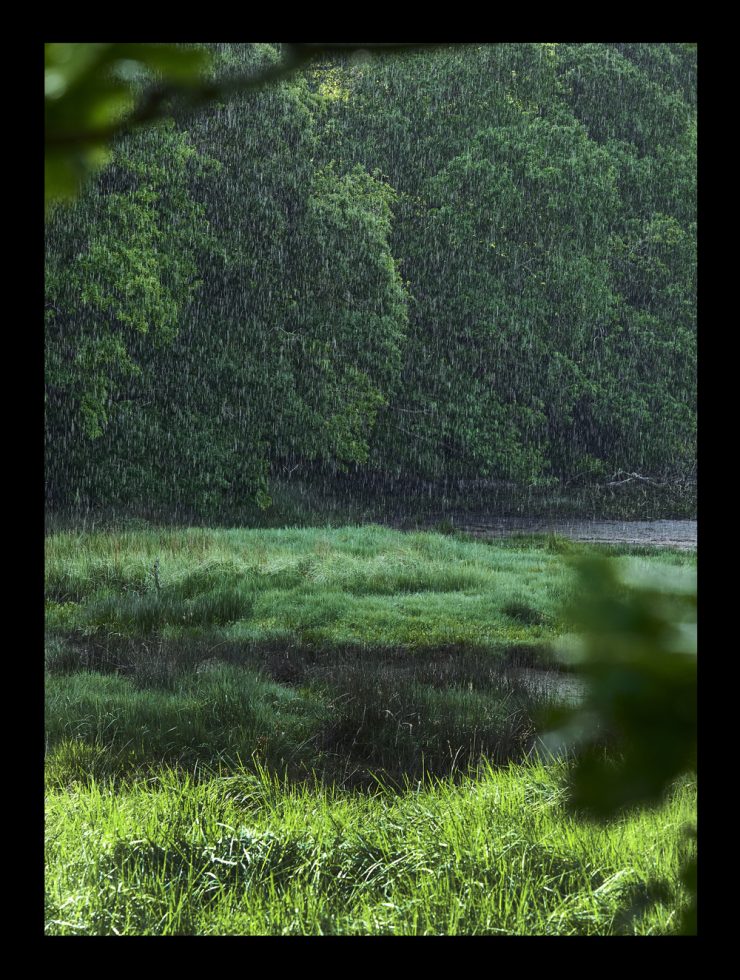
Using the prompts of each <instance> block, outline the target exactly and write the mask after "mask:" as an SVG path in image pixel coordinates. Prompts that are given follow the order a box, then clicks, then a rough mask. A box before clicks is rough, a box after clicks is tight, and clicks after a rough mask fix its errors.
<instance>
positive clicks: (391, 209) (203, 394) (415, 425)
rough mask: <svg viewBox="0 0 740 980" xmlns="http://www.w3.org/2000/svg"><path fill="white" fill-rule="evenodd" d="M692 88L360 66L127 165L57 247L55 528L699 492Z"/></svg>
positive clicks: (143, 139) (208, 121)
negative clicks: (81, 516)
mask: <svg viewBox="0 0 740 980" xmlns="http://www.w3.org/2000/svg"><path fill="white" fill-rule="evenodd" d="M212 52H213V55H214V68H213V71H214V73H216V74H217V75H223V74H228V73H230V72H239V73H243V72H244V71H248V70H249V69H250V67H251V68H254V67H256V66H257V65H258V64H260V63H262V62H264V61H266V60H267V61H269V60H277V59H278V58H279V57H280V50H279V46H277V45H264V44H263V45H216V46H213V47H212ZM695 75H696V54H695V51H694V50H693V49H692V48H690V47H688V46H685V45H680V44H674V45H669V44H665V45H661V44H611V45H606V44H572V45H569V44H513V45H506V44H500V45H498V44H497V45H490V46H480V47H478V46H474V45H465V46H462V47H459V48H452V49H445V50H438V51H435V52H430V53H416V54H413V55H404V56H396V55H388V56H384V57H377V58H374V59H373V60H372V61H370V62H362V61H356V60H352V61H350V60H347V59H340V58H337V59H335V60H333V61H330V62H326V63H324V64H320V65H316V66H315V67H313V68H312V69H310V70H308V71H305V72H304V73H302V74H301V75H300V76H298V77H295V78H293V79H292V80H290V81H286V82H281V83H280V84H278V85H275V86H272V87H269V88H265V89H263V90H261V91H260V92H258V93H252V94H250V95H248V96H242V97H240V98H237V99H234V100H229V101H228V102H226V103H224V104H217V105H213V106H211V107H209V108H207V109H204V110H203V111H202V112H200V113H198V114H196V115H192V116H189V117H188V118H186V119H183V120H180V121H178V120H177V119H175V120H173V121H172V122H171V123H170V124H167V125H164V126H158V127H157V128H154V129H150V130H146V131H141V132H138V133H136V134H134V135H130V136H127V137H126V138H125V139H123V140H121V141H120V142H119V144H118V145H117V146H116V148H115V154H114V159H113V162H112V164H111V165H109V166H108V167H106V168H105V170H103V171H102V172H100V174H99V175H98V177H97V178H96V179H95V180H94V181H93V182H92V183H91V184H89V185H88V186H87V188H86V189H85V191H84V193H83V194H82V196H81V197H80V198H79V200H78V201H76V202H75V203H74V204H73V205H63V206H58V207H57V208H56V209H55V210H54V212H53V214H52V215H51V217H50V218H49V220H48V222H47V253H46V254H47V266H46V315H47V324H46V330H47V334H46V385H47V393H46V436H47V443H46V445H47V452H46V474H47V480H46V485H47V500H48V505H49V507H50V508H51V509H56V508H64V507H67V506H72V505H83V506H89V507H101V506H113V507H119V508H124V509H125V508H131V509H132V510H135V509H137V508H142V507H144V508H147V509H151V508H156V507H164V508H167V509H169V510H172V511H178V510H187V511H188V512H192V511H193V510H198V509H201V510H204V511H205V510H209V509H211V510H213V509H216V510H220V511H222V512H223V511H225V510H226V511H227V510H228V509H229V508H232V507H235V506H239V505H242V504H244V503H245V502H247V501H252V502H256V503H257V504H258V505H261V506H264V505H266V504H268V503H269V499H270V497H269V494H270V487H271V486H272V485H274V482H275V480H281V479H282V480H286V479H289V478H290V475H291V474H297V475H299V476H301V477H302V478H303V479H305V478H306V477H307V476H308V478H309V480H310V478H311V474H318V473H322V474H323V475H324V476H325V475H326V473H327V472H332V471H343V472H346V471H349V472H350V475H351V477H352V478H353V479H354V480H355V481H356V482H357V484H358V485H367V484H368V483H375V484H377V485H388V483H389V481H390V482H391V483H393V484H395V485H398V484H399V483H401V484H403V482H404V481H419V480H423V481H445V482H446V483H454V482H455V481H470V480H481V479H490V480H506V481H515V482H517V483H521V484H522V485H525V484H526V485H530V486H531V485H537V484H539V485H548V484H552V485H553V486H555V485H557V484H560V483H568V484H569V485H572V484H574V483H578V482H589V481H590V482H594V481H596V482H597V481H599V480H605V479H608V477H609V475H610V474H613V473H616V472H618V471H627V472H639V473H641V474H644V475H649V476H651V477H652V478H654V479H656V480H673V479H678V478H681V477H685V476H686V475H687V474H688V473H690V472H692V470H693V466H694V457H695V419H696V405H695V360H696V346H695V344H696V339H695V291H696V281H695V277H696V256H695V249H696V213H695V181H696V105H695V89H696V83H695Z"/></svg>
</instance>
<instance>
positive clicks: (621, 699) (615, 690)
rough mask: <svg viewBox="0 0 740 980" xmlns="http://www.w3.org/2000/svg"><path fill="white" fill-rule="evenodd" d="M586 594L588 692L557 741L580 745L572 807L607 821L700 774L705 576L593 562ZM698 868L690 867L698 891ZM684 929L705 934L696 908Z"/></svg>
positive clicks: (580, 621) (582, 667) (584, 576)
mask: <svg viewBox="0 0 740 980" xmlns="http://www.w3.org/2000/svg"><path fill="white" fill-rule="evenodd" d="M578 595H579V601H578V606H577V608H574V609H573V610H572V613H571V615H572V617H573V619H574V622H575V624H576V626H577V628H578V629H579V630H580V631H581V633H582V639H581V644H580V645H579V646H578V647H576V648H575V650H574V651H573V652H572V654H571V656H570V657H569V658H568V659H569V662H572V661H573V660H575V662H576V663H577V665H578V669H579V673H580V674H581V675H582V676H583V677H584V678H585V680H586V683H587V691H588V694H587V697H586V699H585V701H584V703H583V705H582V706H580V707H579V708H578V709H577V710H573V711H571V712H569V713H568V714H567V715H566V719H565V726H564V727H563V728H561V729H560V731H559V733H556V734H555V736H554V738H555V739H556V740H557V739H563V740H565V741H566V742H568V743H569V744H570V743H572V742H573V741H574V740H575V741H577V743H578V744H579V750H578V759H577V764H576V765H575V766H574V768H573V770H572V773H571V776H570V800H571V804H570V805H571V806H572V808H573V809H574V810H575V811H576V812H579V813H585V814H588V815H591V816H593V817H596V818H599V819H607V818H611V817H614V816H616V815H618V814H619V813H620V812H621V811H623V810H624V809H625V808H632V807H635V806H638V805H642V806H644V805H653V806H654V805H656V804H658V803H660V802H661V800H663V799H664V797H665V795H666V793H667V792H668V791H669V789H670V787H671V785H672V784H673V783H674V781H675V780H676V779H677V778H678V777H679V776H682V775H684V774H686V773H693V772H694V771H695V770H696V737H697V729H696V723H697V718H696V708H697V705H696V578H695V575H694V574H693V573H692V572H691V571H690V570H688V569H678V568H673V569H667V568H663V569H658V568H656V567H652V568H651V567H650V566H647V565H645V564H644V563H643V562H638V561H637V560H635V559H633V560H632V561H629V562H627V561H625V560H624V559H621V560H619V561H616V562H615V561H612V562H607V561H605V560H603V559H601V560H599V559H591V560H588V561H582V562H581V566H580V588H579V590H578ZM604 730H606V731H607V732H609V733H610V734H612V735H613V736H615V737H616V739H617V749H618V752H619V757H618V760H617V761H615V759H614V757H613V755H611V754H607V753H605V751H604V749H603V747H602V746H601V744H600V743H601V740H602V739H603V735H604ZM695 874H696V872H695V868H694V866H693V865H687V867H686V869H685V872H684V878H685V881H686V883H687V884H688V885H689V888H690V892H692V893H694V895H695V891H696V888H695V880H694V879H695ZM692 875H693V879H692V878H691V876H692ZM692 881H693V885H692ZM683 928H684V930H685V931H689V932H695V931H696V910H695V905H694V904H692V905H691V907H690V908H689V909H688V910H687V912H686V914H685V916H684V919H683Z"/></svg>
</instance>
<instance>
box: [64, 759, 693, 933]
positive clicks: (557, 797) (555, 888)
mask: <svg viewBox="0 0 740 980" xmlns="http://www.w3.org/2000/svg"><path fill="white" fill-rule="evenodd" d="M562 775H563V773H562V767H543V766H541V765H537V764H535V765H532V766H528V767H511V768H509V769H503V770H498V771H494V770H488V771H486V772H485V773H483V774H481V775H480V776H479V778H478V779H477V780H463V781H462V782H458V783H457V784H453V783H452V782H450V781H441V782H439V783H437V784H436V785H433V786H426V787H424V788H418V789H415V788H414V787H413V786H411V787H409V788H408V790H407V791H406V792H405V793H401V794H398V793H394V792H389V791H386V790H384V789H383V788H382V787H381V786H379V785H378V786H376V790H375V793H374V794H371V795H367V794H357V793H347V792H341V791H338V790H335V789H331V788H320V787H317V786H310V785H303V786H289V785H287V784H284V783H281V782H280V780H278V779H275V778H273V777H270V776H269V775H267V774H266V773H265V772H264V771H261V772H258V773H257V774H255V773H252V772H247V771H239V770H233V771H231V772H229V773H228V774H226V775H221V776H218V775H213V776H212V777H211V778H205V779H198V780H194V779H193V778H192V777H190V776H188V775H186V774H183V773H178V772H175V771H172V770H167V769H164V770H160V771H159V772H158V773H157V774H156V776H153V777H152V778H151V780H150V781H149V782H138V783H134V784H131V785H128V786H125V787H118V788H116V790H115V791H113V790H111V788H110V787H109V786H107V785H106V784H105V783H101V782H91V783H88V784H86V785H78V786H77V787H76V790H75V792H74V794H67V793H64V792H60V791H52V792H50V794H49V798H48V804H47V835H48V845H47V878H46V913H47V930H48V932H49V933H52V934H58V935H94V934H103V935H110V934H137V935H139V934H153V935H173V934H178V933H189V934H199V935H228V934H240V935H265V934H277V935H290V934H310V935H320V934H349V935H378V934H398V935H406V934H411V935H477V934H506V935H571V934H579V935H581V934H602V935H606V934H611V933H615V932H616V933H620V932H622V933H628V934H651V933H662V932H670V931H671V926H672V923H674V922H675V919H676V916H677V910H678V909H679V908H680V906H681V903H682V902H683V901H684V897H683V895H682V892H681V888H680V885H679V883H678V873H679V866H680V861H681V858H682V853H683V852H684V851H685V849H686V847H687V846H688V845H687V843H686V840H685V838H684V836H683V826H684V824H685V823H686V822H688V821H689V820H690V819H691V817H692V813H693V808H694V799H695V797H694V790H693V788H692V786H691V784H689V783H686V784H683V785H682V786H681V787H680V788H678V789H677V790H676V792H675V793H674V795H673V797H672V799H671V800H670V801H669V802H667V803H666V804H665V805H664V806H663V807H662V808H660V809H658V810H656V811H654V812H643V813H638V814H634V815H631V816H629V817H625V818H624V819H622V820H621V821H620V822H618V823H616V824H614V825H611V826H608V827H600V826H596V825H591V824H587V823H584V822H581V821H578V820H576V819H573V818H572V817H569V816H567V815H566V813H565V812H564V810H563V808H562V788H561V782H562ZM655 881H658V882H660V883H661V884H662V885H663V886H664V888H665V889H666V893H665V897H664V899H663V901H662V902H660V903H658V904H657V905H654V906H651V907H648V909H647V911H646V912H645V913H644V914H643V913H641V912H640V907H641V904H640V903H641V902H642V903H644V902H645V899H646V896H648V894H649V887H650V884H651V883H653V882H655Z"/></svg>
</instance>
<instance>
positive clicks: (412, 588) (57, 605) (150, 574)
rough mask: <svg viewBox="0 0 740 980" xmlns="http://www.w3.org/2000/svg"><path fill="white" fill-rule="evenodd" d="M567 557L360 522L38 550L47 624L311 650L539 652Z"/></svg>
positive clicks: (77, 542) (55, 544)
mask: <svg viewBox="0 0 740 980" xmlns="http://www.w3.org/2000/svg"><path fill="white" fill-rule="evenodd" d="M555 543H556V544H557V542H555ZM579 551H583V547H582V546H578V545H571V544H568V546H567V548H565V552H566V553H565V554H563V553H562V552H563V548H561V547H555V546H554V545H553V541H551V540H550V539H543V540H531V541H526V542H523V543H516V542H515V541H514V542H511V541H510V542H496V543H488V542H484V541H474V540H469V539H464V538H460V537H454V536H449V535H440V534H432V533H401V532H398V531H393V530H390V529H388V528H382V527H374V526H365V527H357V528H341V529H336V530H328V529H327V530H317V529H315V528H303V529H291V530H239V529H236V530H204V529H186V530H160V531H157V530H146V531H121V532H118V533H100V532H99V533H89V534H73V533H59V534H53V535H50V536H49V537H48V538H47V540H46V592H47V627H48V629H49V630H50V631H51V632H64V631H66V632H70V631H74V632H77V633H78V634H82V635H89V636H96V637H105V636H122V637H142V638H145V637H154V636H159V637H165V638H167V639H169V640H175V639H177V638H178V637H189V638H197V637H200V638H213V639H224V640H226V639H248V640H249V641H250V642H252V643H259V642H266V643H271V642H274V641H276V640H281V639H282V640H285V641H286V642H290V643H301V644H309V645H312V644H313V645H319V646H325V647H330V646H337V645H339V646H341V645H346V644H354V645H357V644H359V645H366V646H405V647H408V648H409V649H413V648H419V649H424V648H432V647H440V646H450V645H455V644H467V645H471V646H476V647H487V648H491V649H494V648H500V647H501V646H502V645H506V644H518V643H522V644H526V643H537V642H545V641H547V640H550V639H552V638H554V637H555V636H556V635H558V634H559V633H562V632H563V631H565V629H566V627H567V624H565V623H563V621H562V614H561V609H562V608H563V604H564V602H565V601H566V600H567V598H568V597H569V595H570V592H571V590H572V585H573V575H572V570H571V568H570V565H569V563H568V561H567V558H568V556H569V555H570V554H572V553H577V552H579ZM640 560H641V561H644V562H645V563H647V564H649V565H654V564H655V563H663V564H690V563H691V562H692V561H694V556H693V555H690V554H686V553H684V554H677V553H666V552H660V553H656V554H653V555H648V554H644V555H643V557H642V558H641V559H640ZM155 563H157V564H156V566H155Z"/></svg>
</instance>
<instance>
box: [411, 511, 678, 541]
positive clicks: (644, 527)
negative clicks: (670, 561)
mask: <svg viewBox="0 0 740 980" xmlns="http://www.w3.org/2000/svg"><path fill="white" fill-rule="evenodd" d="M438 520H439V521H444V522H445V523H446V524H447V525H449V526H451V527H453V528H454V529H455V530H457V531H466V532H468V533H471V534H477V535H480V536H481V537H487V538H507V537H512V536H515V535H518V534H558V535H560V536H562V537H565V538H572V539H573V540H574V541H588V542H593V543H604V544H636V545H653V546H656V547H664V548H687V549H693V548H696V523H697V522H696V521H684V520H681V521H585V520H565V519H554V520H548V519H547V518H528V517H501V518H495V517H490V516H487V515H485V514H469V513H468V514H460V515H454V514H453V515H450V514H445V515H440V517H439V519H438ZM429 526H430V527H432V528H433V527H434V520H430V521H429Z"/></svg>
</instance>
